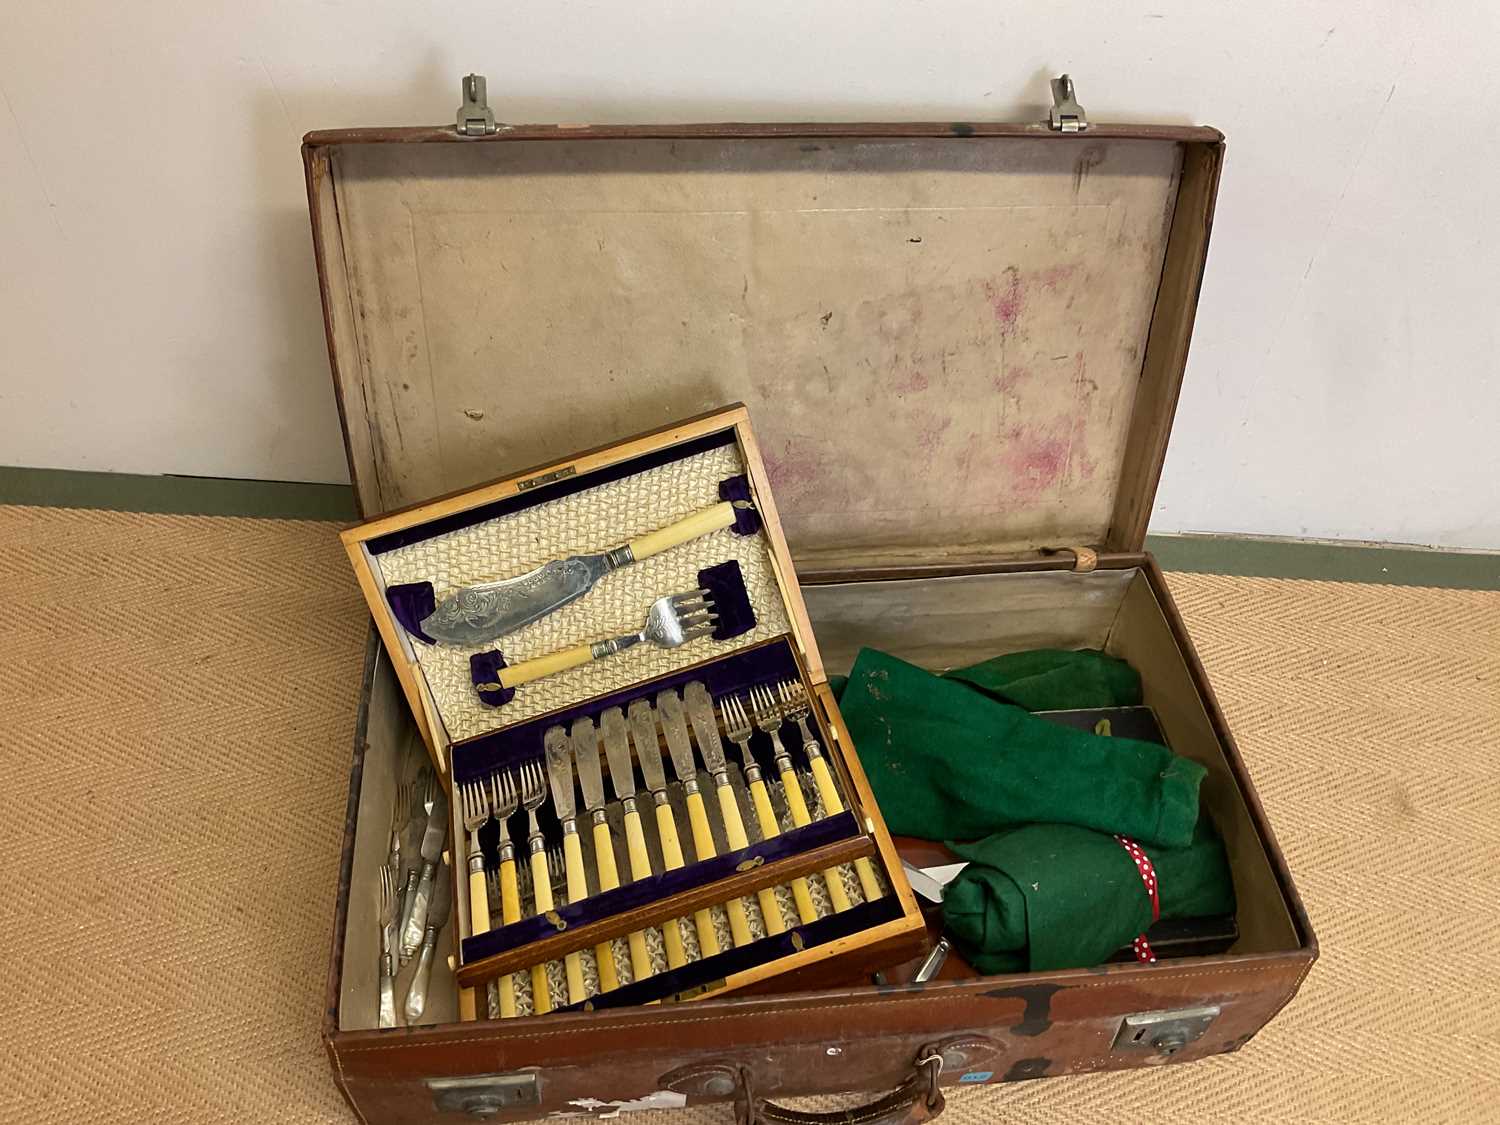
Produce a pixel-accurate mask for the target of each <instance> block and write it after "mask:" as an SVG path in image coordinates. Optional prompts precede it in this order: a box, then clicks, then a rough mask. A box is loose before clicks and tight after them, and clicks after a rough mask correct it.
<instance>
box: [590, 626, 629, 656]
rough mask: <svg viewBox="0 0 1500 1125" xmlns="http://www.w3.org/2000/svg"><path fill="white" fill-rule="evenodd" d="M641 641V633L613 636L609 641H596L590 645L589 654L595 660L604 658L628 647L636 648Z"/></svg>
mask: <svg viewBox="0 0 1500 1125" xmlns="http://www.w3.org/2000/svg"><path fill="white" fill-rule="evenodd" d="M640 643H641V635H640V634H639V633H631V634H630V635H629V636H626V637H611V638H610V639H609V640H607V641H595V642H594V643H593V644H591V645H589V655H590V656H592V657H593V658H594V659H595V660H603V659H604V658H605V657H606V656H613V655H614V654H615V653H617V652H624V651H625V650H626V649H627V648H634V647H635V646H636V645H638V644H640Z"/></svg>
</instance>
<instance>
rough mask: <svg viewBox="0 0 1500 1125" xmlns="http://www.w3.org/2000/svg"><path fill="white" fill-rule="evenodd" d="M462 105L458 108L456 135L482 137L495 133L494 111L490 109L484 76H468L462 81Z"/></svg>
mask: <svg viewBox="0 0 1500 1125" xmlns="http://www.w3.org/2000/svg"><path fill="white" fill-rule="evenodd" d="M463 98H464V100H463V104H462V105H461V106H459V107H458V134H459V136H461V137H482V136H484V135H485V134H486V133H494V132H496V131H497V128H496V125H495V111H494V110H492V109H491V108H490V103H489V97H488V94H487V92H486V90H485V82H484V75H482V74H470V75H468V76H466V77H465V78H464V81H463Z"/></svg>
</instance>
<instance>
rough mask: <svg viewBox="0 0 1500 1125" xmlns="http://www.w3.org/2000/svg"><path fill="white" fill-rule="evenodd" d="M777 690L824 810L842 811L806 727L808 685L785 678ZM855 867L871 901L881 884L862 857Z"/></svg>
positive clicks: (824, 761) (820, 750) (809, 710)
mask: <svg viewBox="0 0 1500 1125" xmlns="http://www.w3.org/2000/svg"><path fill="white" fill-rule="evenodd" d="M777 694H779V695H780V696H781V708H782V713H783V714H784V715H785V716H786V718H787V721H788V722H792V723H796V724H797V729H798V731H800V732H801V734H802V752H803V753H804V754H806V755H807V760H808V764H809V765H811V766H812V773H813V781H814V783H816V785H817V787H818V796H819V797H821V798H822V799H823V811H824V813H826V814H828V815H833V814H835V813H841V812H843V811H844V802H843V799H842V798H841V797H840V796H839V790H838V786H837V785H835V784H834V783H833V771H832V770H831V769H830V768H829V766H828V759H827V758H825V757H824V756H823V748H822V747H821V746H820V745H818V740H817V739H816V738H814V737H813V736H812V732H811V731H810V730H808V727H807V720H808V717H809V716H810V715H811V714H812V700H811V699H810V698H808V694H807V688H806V687H805V686H804V685H803V684H802V683H801V681H798V680H785V681H783V682H782V683H781V685H780V686H779V687H778V689H777ZM854 871H855V874H857V875H858V876H859V885H860V889H861V890H863V891H864V895H865V901H866V902H872V901H874V900H875V899H877V898H879V897H880V895H881V890H880V884H879V883H878V882H876V881H875V870H874V868H872V867H871V866H870V861H869V860H868V859H866V858H864V857H860V858H859V859H856V860H855V861H854Z"/></svg>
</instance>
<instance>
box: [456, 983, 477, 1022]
mask: <svg viewBox="0 0 1500 1125" xmlns="http://www.w3.org/2000/svg"><path fill="white" fill-rule="evenodd" d="M478 1018H479V1007H478V999H477V997H476V996H475V995H474V989H472V988H460V989H459V990H458V1019H459V1022H460V1023H473V1022H474V1021H475V1020H477V1019H478Z"/></svg>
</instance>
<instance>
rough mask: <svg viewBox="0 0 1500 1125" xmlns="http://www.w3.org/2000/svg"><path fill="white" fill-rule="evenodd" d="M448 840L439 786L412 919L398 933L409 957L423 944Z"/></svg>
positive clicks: (424, 836) (430, 815) (445, 809)
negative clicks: (435, 884) (439, 862)
mask: <svg viewBox="0 0 1500 1125" xmlns="http://www.w3.org/2000/svg"><path fill="white" fill-rule="evenodd" d="M447 840H448V800H447V798H446V797H445V796H444V794H443V790H442V788H441V786H440V787H438V790H437V793H436V795H435V796H434V798H433V801H432V812H430V813H428V814H427V827H426V829H425V830H424V831H423V832H422V877H421V878H420V879H418V880H417V890H416V893H415V894H414V895H413V896H412V904H411V916H410V917H409V918H407V920H406V927H405V928H404V929H403V930H402V931H401V948H402V950H403V951H404V952H405V953H406V955H407V956H408V957H410V956H411V955H412V954H413V953H415V952H416V951H417V946H419V945H421V944H422V934H423V932H424V931H425V930H426V928H427V911H428V908H429V904H430V903H431V902H432V887H433V880H434V878H435V877H436V875H437V869H438V860H439V859H441V858H442V855H443V844H445V843H446V842H447Z"/></svg>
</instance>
